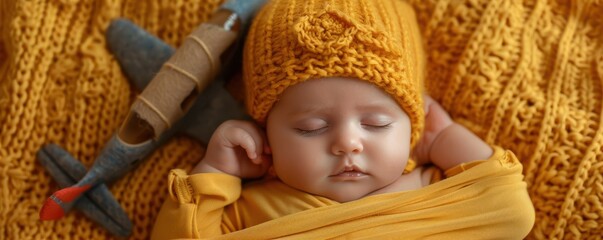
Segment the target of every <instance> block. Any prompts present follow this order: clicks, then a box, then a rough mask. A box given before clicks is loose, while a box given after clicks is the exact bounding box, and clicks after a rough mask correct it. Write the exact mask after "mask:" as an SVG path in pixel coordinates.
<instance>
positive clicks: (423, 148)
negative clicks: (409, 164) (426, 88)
mask: <svg viewBox="0 0 603 240" xmlns="http://www.w3.org/2000/svg"><path fill="white" fill-rule="evenodd" d="M423 99H424V102H425V129H424V131H423V136H422V137H421V140H420V141H419V142H418V143H417V146H416V148H415V157H416V160H417V162H418V164H419V165H421V164H425V163H429V162H430V161H431V158H430V151H431V146H432V145H433V142H434V140H435V139H436V138H437V137H438V136H439V134H440V133H441V132H442V131H443V130H444V129H446V128H447V127H449V126H451V125H452V124H453V121H452V119H451V118H450V116H449V115H448V112H446V110H444V108H442V106H440V104H439V103H437V102H436V101H435V100H433V98H431V97H430V96H427V95H424V98H423Z"/></svg>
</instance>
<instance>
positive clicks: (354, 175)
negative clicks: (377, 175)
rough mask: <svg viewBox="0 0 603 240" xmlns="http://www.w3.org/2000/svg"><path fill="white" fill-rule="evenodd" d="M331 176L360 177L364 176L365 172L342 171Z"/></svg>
mask: <svg viewBox="0 0 603 240" xmlns="http://www.w3.org/2000/svg"><path fill="white" fill-rule="evenodd" d="M332 176H333V177H362V176H366V174H365V173H363V172H357V171H349V172H342V173H340V174H337V175H332Z"/></svg>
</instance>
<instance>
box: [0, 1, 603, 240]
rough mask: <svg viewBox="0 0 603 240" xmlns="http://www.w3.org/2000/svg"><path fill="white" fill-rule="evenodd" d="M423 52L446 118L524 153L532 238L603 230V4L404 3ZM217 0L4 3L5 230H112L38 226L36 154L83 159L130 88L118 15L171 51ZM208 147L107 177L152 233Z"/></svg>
mask: <svg viewBox="0 0 603 240" xmlns="http://www.w3.org/2000/svg"><path fill="white" fill-rule="evenodd" d="M410 1H411V2H413V5H414V6H415V7H416V8H417V10H418V15H419V18H420V22H421V24H422V27H423V29H422V31H423V33H424V36H425V43H426V46H427V48H428V50H427V53H428V56H429V59H428V60H429V66H428V73H427V75H428V81H427V83H426V84H427V89H428V90H429V92H430V93H431V95H433V96H434V97H435V98H436V99H437V100H439V101H441V102H442V104H443V105H444V106H445V107H446V108H447V109H449V111H450V113H451V114H452V116H453V117H454V118H455V119H456V120H457V121H459V122H461V123H462V124H464V125H466V126H468V127H469V128H470V129H472V130H473V131H475V132H476V133H477V134H478V135H479V136H481V137H483V138H484V139H486V140H487V141H488V142H490V143H497V144H500V145H502V146H504V147H506V148H509V149H511V150H513V151H514V152H515V153H516V154H517V155H518V157H519V158H520V159H521V160H522V161H523V163H524V166H525V169H524V170H525V175H526V181H527V182H528V184H529V191H530V195H531V196H532V200H533V201H534V205H535V207H536V210H537V219H536V225H535V227H534V230H533V232H532V234H531V235H530V238H533V239H599V238H600V236H601V233H602V232H603V217H601V216H603V206H602V202H603V201H602V199H603V181H602V180H603V179H602V177H603V175H602V172H603V161H601V160H603V153H602V151H601V150H602V145H603V139H602V138H603V133H602V131H603V122H602V121H603V118H602V117H603V116H602V108H603V105H602V100H603V96H602V86H601V82H602V80H603V46H602V44H603V35H602V34H601V33H602V31H603V17H601V16H603V2H602V1H587V0H584V1H571V0H566V1H561V0H559V1H553V0H548V1H547V0H531V1H530V0H523V1H522V0H494V1H490V0H441V1H436V0H428V1H420V0H410ZM220 2H221V0H203V1H201V0H198V1H192V0H191V1H185V0H158V1H133V0H130V1H125V0H96V1H94V0H62V1H61V0H50V1H25V0H16V1H13V0H0V226H1V227H0V239H32V238H33V239H40V238H56V239H73V238H76V239H92V238H93V239H106V238H109V237H110V236H109V235H108V234H107V233H106V232H105V231H104V230H103V229H101V228H100V227H97V226H96V225H95V224H94V223H92V222H90V221H89V220H88V219H87V218H85V216H84V215H83V214H81V213H78V212H73V213H70V214H68V216H67V217H66V218H64V219H62V220H60V221H57V222H40V221H39V220H38V211H39V207H40V206H41V204H42V202H43V201H44V200H45V199H46V198H47V197H48V196H49V195H50V194H51V193H52V192H53V191H54V190H56V188H57V186H56V184H55V183H54V182H53V180H52V179H51V178H50V176H49V175H48V174H47V173H46V172H45V170H44V169H43V168H42V167H41V166H40V165H39V164H38V162H37V160H36V158H35V153H36V151H37V150H38V148H39V147H40V146H41V145H43V144H44V143H47V142H55V143H58V144H60V145H61V146H63V147H65V148H66V149H67V150H68V151H70V152H71V153H73V154H74V156H75V157H76V158H78V159H80V160H81V161H82V162H83V163H84V164H85V165H86V166H90V165H91V164H92V162H93V161H94V159H95V157H96V156H97V155H98V153H99V152H100V150H101V149H102V147H103V145H104V143H105V142H106V141H107V140H108V139H109V138H110V137H111V135H112V134H113V132H114V131H115V130H116V129H117V127H118V126H119V124H120V123H121V122H122V120H123V118H124V117H125V115H126V113H127V111H128V109H129V107H130V104H131V102H132V99H133V97H134V96H135V94H136V93H135V92H134V91H133V90H132V87H131V86H130V85H129V84H128V82H127V80H126V79H125V77H124V75H123V74H122V72H121V70H120V68H119V65H118V64H117V62H116V61H115V59H114V58H113V57H112V56H111V54H110V53H109V52H108V50H107V48H106V42H105V39H104V31H105V29H106V28H107V26H108V24H109V22H110V20H111V19H112V18H115V17H126V18H129V19H131V20H132V21H134V22H135V23H137V24H138V25H140V26H142V27H143V28H145V29H147V30H148V31H150V32H151V33H153V34H155V35H157V36H158V37H160V38H161V39H163V40H165V41H166V42H168V43H169V44H171V45H173V46H178V45H179V44H180V42H181V40H182V39H183V37H185V36H186V35H188V33H189V32H190V31H191V30H192V29H193V28H194V27H196V26H197V25H198V24H199V23H201V22H203V21H205V20H207V19H208V18H209V16H210V14H211V12H212V11H213V10H214V9H215V8H216V7H217V6H218V5H219V4H220ZM202 155H203V148H202V144H201V143H198V142H196V141H194V140H192V139H190V138H187V137H184V136H179V137H176V138H174V139H173V141H171V142H169V143H168V144H167V145H166V146H164V147H162V148H161V149H159V150H158V151H157V152H155V153H154V154H153V155H152V157H151V158H150V159H149V160H147V161H146V162H145V163H143V164H142V165H140V166H139V167H138V168H137V169H136V170H135V171H133V172H131V173H129V174H128V175H126V176H125V177H124V178H122V179H120V180H119V181H117V182H115V183H114V184H112V185H111V187H110V189H111V191H112V192H113V193H114V194H115V196H116V197H117V199H118V200H119V201H120V202H121V204H122V206H123V207H124V208H125V209H126V211H127V212H128V214H129V215H130V218H131V219H132V221H133V223H134V225H135V228H134V231H133V235H132V239H146V238H147V237H148V234H149V233H150V229H151V227H152V224H153V222H154V219H155V216H156V214H157V211H158V210H159V207H160V206H161V203H162V202H163V200H164V199H165V197H166V193H167V191H165V189H164V188H165V185H166V182H165V180H166V173H167V172H168V171H169V169H171V168H175V167H179V168H184V169H190V168H191V167H192V166H193V165H194V164H195V163H196V162H197V161H199V160H200V159H201V157H202Z"/></svg>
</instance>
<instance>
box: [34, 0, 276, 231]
mask: <svg viewBox="0 0 603 240" xmlns="http://www.w3.org/2000/svg"><path fill="white" fill-rule="evenodd" d="M264 1H265V0H230V1H227V2H226V3H224V4H223V5H222V6H221V7H220V10H219V11H217V12H216V13H215V14H214V16H213V17H212V18H211V19H210V20H209V21H208V22H206V23H203V24H201V25H200V26H199V27H198V28H197V29H195V30H194V31H193V33H191V34H190V35H189V36H188V37H187V39H186V40H185V41H184V42H183V44H182V46H181V47H180V48H178V49H177V50H174V49H173V48H172V47H170V46H169V45H167V44H165V43H164V42H162V41H161V40H160V39H158V38H156V37H154V36H152V35H150V34H149V33H147V32H145V31H144V30H142V29H140V28H139V27H137V26H136V25H134V24H133V23H131V22H129V21H127V20H125V19H118V20H115V21H113V22H112V23H111V25H110V26H109V28H108V29H107V32H106V35H107V36H106V37H107V42H108V45H109V49H110V51H111V52H112V53H113V54H114V55H115V57H116V59H117V60H118V62H119V63H120V66H121V67H122V70H123V71H124V73H125V75H126V76H127V77H128V79H129V80H130V81H131V82H132V83H133V84H134V86H135V87H136V88H137V89H139V90H141V89H144V90H143V91H142V93H141V94H140V95H139V96H138V98H137V99H136V101H135V102H134V103H133V104H132V107H131V109H130V113H129V115H128V117H127V118H126V119H125V120H124V122H123V123H122V125H121V127H120V129H118V130H117V132H116V133H115V134H114V135H113V137H112V138H111V139H110V140H109V141H108V142H107V144H106V145H105V147H104V149H103V150H102V152H101V154H100V155H99V156H98V157H97V159H96V160H95V162H94V164H93V166H92V167H91V168H90V169H89V170H88V171H86V168H85V167H84V166H83V165H82V164H81V163H80V162H79V161H77V160H76V159H75V158H74V157H73V156H72V155H70V154H69V153H68V152H67V151H65V150H64V149H62V148H61V147H60V146H58V145H56V144H48V145H45V146H43V147H42V148H41V149H40V150H39V151H38V154H37V155H38V159H39V161H40V163H41V164H42V166H44V167H45V168H46V169H47V170H48V172H49V173H50V175H51V176H52V177H53V178H54V179H55V180H56V181H57V182H58V185H59V186H60V187H61V188H63V189H61V190H59V191H57V192H55V193H54V194H53V195H52V196H50V197H49V198H48V199H47V200H46V201H45V203H44V205H43V206H42V208H41V210H40V219H42V220H56V219H60V218H61V217H63V216H64V215H65V214H66V213H67V212H69V211H70V210H71V208H73V207H75V208H77V209H79V210H81V211H83V212H84V214H85V215H86V216H87V217H89V218H90V219H92V220H93V221H95V222H97V223H99V224H100V225H102V226H103V227H104V228H106V229H107V230H108V231H109V232H111V233H112V234H114V235H117V236H128V235H129V234H130V233H131V230H132V223H131V222H130V220H129V218H128V216H127V214H126V213H125V211H124V210H123V209H122V208H121V206H120V205H119V203H118V202H117V200H116V199H115V198H114V197H113V196H112V194H111V192H110V191H109V190H108V188H107V186H106V185H105V184H106V183H110V182H112V181H115V180H117V179H119V178H120V177H122V176H123V175H124V174H125V173H127V172H128V171H130V170H132V169H133V168H134V167H135V166H136V164H138V163H139V162H141V160H143V159H145V158H146V157H147V156H149V155H150V153H152V152H153V151H154V150H155V149H156V148H157V147H158V146H160V145H161V144H162V143H164V142H165V141H167V140H168V139H169V138H170V137H172V136H173V135H174V133H176V132H177V131H181V130H182V131H184V132H186V133H188V134H189V135H191V136H193V137H195V138H197V139H199V140H201V141H203V142H206V143H207V142H208V141H209V138H210V137H211V134H212V132H213V130H214V129H215V128H216V127H217V126H218V125H219V124H220V123H222V122H223V121H225V120H228V119H245V118H248V117H247V116H246V115H245V113H244V109H243V107H242V106H240V104H239V103H238V102H237V101H236V100H235V99H233V98H232V96H231V95H230V94H229V93H228V92H227V91H226V90H225V89H224V87H223V85H224V79H225V78H226V76H227V74H226V71H220V69H224V68H223V67H222V66H220V65H221V64H224V63H228V62H230V61H229V60H226V61H224V62H221V61H220V59H221V58H220V57H222V55H223V54H225V53H226V52H233V53H236V52H238V51H236V50H234V51H230V50H229V49H236V48H237V47H239V46H241V45H242V44H241V43H242V37H241V35H243V34H241V33H243V32H244V29H245V27H246V26H247V25H248V24H249V22H250V19H251V17H252V15H253V14H254V13H255V11H256V10H257V9H258V8H259V7H261V5H262V4H263V3H264ZM230 58H232V56H231V57H230ZM165 92H168V93H169V94H165Z"/></svg>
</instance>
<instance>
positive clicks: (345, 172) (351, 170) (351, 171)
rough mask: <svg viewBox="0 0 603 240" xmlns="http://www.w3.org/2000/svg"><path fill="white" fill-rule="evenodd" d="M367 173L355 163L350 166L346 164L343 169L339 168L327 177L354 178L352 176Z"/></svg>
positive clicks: (355, 176)
mask: <svg viewBox="0 0 603 240" xmlns="http://www.w3.org/2000/svg"><path fill="white" fill-rule="evenodd" d="M367 175H368V174H367V173H365V172H364V171H363V170H362V169H360V168H359V167H357V166H356V165H352V166H346V167H344V168H343V169H341V170H340V171H338V172H337V173H334V174H332V175H331V176H329V177H336V178H344V179H348V178H350V179H354V178H359V177H364V176H367Z"/></svg>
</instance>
